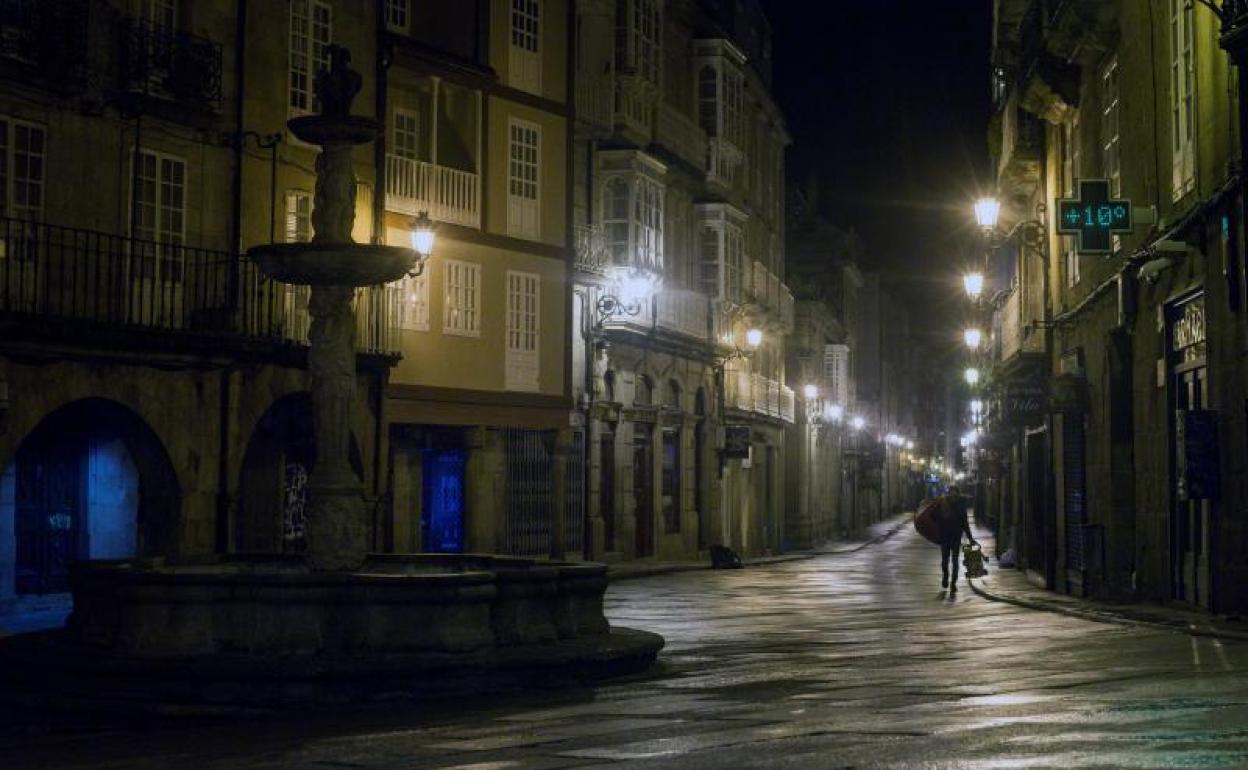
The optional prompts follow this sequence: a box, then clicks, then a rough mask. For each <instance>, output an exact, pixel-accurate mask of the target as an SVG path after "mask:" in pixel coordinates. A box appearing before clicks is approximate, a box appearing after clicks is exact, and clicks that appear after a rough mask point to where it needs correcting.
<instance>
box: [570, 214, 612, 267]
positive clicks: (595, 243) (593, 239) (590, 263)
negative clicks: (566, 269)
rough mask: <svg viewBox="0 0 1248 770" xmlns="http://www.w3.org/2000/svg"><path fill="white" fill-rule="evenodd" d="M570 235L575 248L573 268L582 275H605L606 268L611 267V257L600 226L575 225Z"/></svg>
mask: <svg viewBox="0 0 1248 770" xmlns="http://www.w3.org/2000/svg"><path fill="white" fill-rule="evenodd" d="M572 234H573V237H574V239H575V244H574V245H575V247H576V262H575V265H574V267H575V268H576V269H577V270H578V271H580V272H582V273H589V274H591V275H599V276H603V275H606V274H607V268H608V267H610V266H611V255H610V253H608V252H607V238H606V234H605V233H604V232H603V229H602V225H575V226H574V227H573V228H572Z"/></svg>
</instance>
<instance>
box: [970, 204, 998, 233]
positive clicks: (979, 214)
mask: <svg viewBox="0 0 1248 770" xmlns="http://www.w3.org/2000/svg"><path fill="white" fill-rule="evenodd" d="M1000 216H1001V202H1000V201H998V200H997V199H996V198H980V199H979V200H977V201H975V223H976V224H978V225H979V228H980V229H981V230H983V231H984V232H992V231H993V230H995V229H997V218H998V217H1000Z"/></svg>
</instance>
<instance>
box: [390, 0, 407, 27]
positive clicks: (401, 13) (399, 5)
mask: <svg viewBox="0 0 1248 770" xmlns="http://www.w3.org/2000/svg"><path fill="white" fill-rule="evenodd" d="M409 2H411V0H386V26H387V27H389V28H390V29H391V30H393V31H395V32H407V24H408V19H409V13H408V11H409V8H408V3H409Z"/></svg>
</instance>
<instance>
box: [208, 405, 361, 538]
mask: <svg viewBox="0 0 1248 770" xmlns="http://www.w3.org/2000/svg"><path fill="white" fill-rule="evenodd" d="M349 452H350V457H349V460H350V463H351V468H352V470H354V471H355V474H356V476H357V477H358V478H360V479H363V477H364V462H363V458H362V455H361V453H360V446H359V442H358V441H357V440H356V437H355V435H354V434H352V435H351V442H350V448H349ZM315 461H316V438H315V435H314V432H313V427H312V395H311V394H310V393H308V392H307V391H299V392H295V393H290V394H287V395H285V396H282V397H280V398H278V399H277V400H275V401H274V402H273V403H272V404H270V405H269V408H268V409H266V410H265V411H264V413H263V414H262V415H261V416H260V418H259V419H258V420H257V421H256V424H255V427H254V428H253V429H252V431H251V435H250V436H249V437H248V440H247V447H246V449H245V450H244V452H243V462H242V466H241V469H240V470H239V484H238V503H237V505H236V506H235V510H234V520H233V525H234V526H233V528H232V530H233V531H232V538H231V547H232V548H233V550H234V551H237V552H244V553H277V552H293V553H298V552H301V551H302V550H303V545H302V528H301V525H300V524H299V522H298V521H292V520H290V516H291V515H295V516H296V518H297V511H298V509H300V507H301V505H302V502H303V500H305V499H306V482H307V478H308V475H309V474H310V473H311V472H312V469H313V467H314V465H315ZM288 509H289V511H288Z"/></svg>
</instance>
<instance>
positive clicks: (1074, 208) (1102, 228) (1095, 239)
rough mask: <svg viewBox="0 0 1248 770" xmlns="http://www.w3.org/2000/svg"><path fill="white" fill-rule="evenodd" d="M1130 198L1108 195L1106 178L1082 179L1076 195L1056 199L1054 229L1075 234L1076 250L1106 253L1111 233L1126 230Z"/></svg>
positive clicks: (1109, 251)
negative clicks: (1077, 240)
mask: <svg viewBox="0 0 1248 770" xmlns="http://www.w3.org/2000/svg"><path fill="white" fill-rule="evenodd" d="M1133 226H1134V225H1133V223H1132V221H1131V201H1129V200H1126V199H1117V198H1111V197H1110V195H1109V180H1108V179H1083V180H1080V182H1079V197H1078V198H1060V199H1058V201H1057V231H1058V232H1059V233H1065V234H1067V235H1076V236H1078V237H1079V253H1080V254H1109V253H1111V252H1112V251H1113V236H1114V235H1116V234H1119V233H1129V232H1131V229H1132V227H1133Z"/></svg>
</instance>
